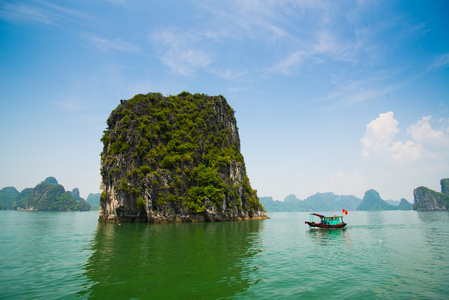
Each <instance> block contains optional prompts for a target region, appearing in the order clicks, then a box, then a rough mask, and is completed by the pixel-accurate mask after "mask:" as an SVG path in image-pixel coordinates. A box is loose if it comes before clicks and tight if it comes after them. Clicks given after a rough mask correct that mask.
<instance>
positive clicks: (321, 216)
mask: <svg viewBox="0 0 449 300" xmlns="http://www.w3.org/2000/svg"><path fill="white" fill-rule="evenodd" d="M311 215H314V216H317V217H320V218H343V216H337V215H335V216H329V217H326V216H323V215H319V214H316V213H311Z"/></svg>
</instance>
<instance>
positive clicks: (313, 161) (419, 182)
mask: <svg viewBox="0 0 449 300" xmlns="http://www.w3.org/2000/svg"><path fill="white" fill-rule="evenodd" d="M448 16H449V2H448V1H444V0H441V1H437V0H432V1H412V0H409V1H391V0H390V1H362V0H360V1H319V0H304V1H295V0H276V1H257V0H236V1H234V0H229V1H188V0H185V1H170V0H167V1H151V0H145V1H143V0H142V1H139V0H136V1H131V0H97V1H91V0H66V1H52V0H22V1H11V0H0V145H1V146H0V188H3V187H7V186H14V187H16V188H17V189H18V190H19V191H21V190H23V189H24V188H27V187H34V186H36V185H37V184H39V183H40V182H41V181H43V180H44V179H45V178H47V177H49V176H53V177H55V178H56V179H57V180H58V181H59V183H60V184H62V185H63V186H64V187H65V188H66V190H72V189H73V188H79V190H80V194H81V196H82V197H84V198H86V197H87V196H88V194H90V193H99V192H100V190H99V187H100V180H101V177H100V153H101V151H102V143H101V141H100V138H101V136H102V134H103V130H105V129H106V120H107V118H108V116H109V114H110V113H111V111H112V110H113V109H115V108H116V107H117V106H118V105H119V103H120V100H121V99H129V98H132V97H133V96H134V95H136V94H139V93H143V94H146V93H149V92H160V93H162V94H163V95H177V94H179V93H180V92H182V91H188V92H190V93H192V94H193V93H204V94H208V95H223V96H224V97H225V98H226V99H227V101H228V103H229V104H230V105H231V107H232V108H233V109H234V110H235V111H236V118H237V126H238V128H239V134H240V139H241V150H242V154H243V156H244V159H245V163H246V170H247V174H248V177H249V178H250V183H251V186H252V187H253V188H254V189H256V190H257V191H258V195H259V197H273V199H275V200H284V198H285V197H286V196H288V195H290V194H294V195H296V197H298V198H299V199H305V198H307V197H308V196H310V195H313V194H315V193H317V192H333V193H335V194H337V195H355V196H357V197H359V198H363V196H364V193H365V192H366V191H367V190H369V189H375V190H376V191H378V192H379V194H380V196H381V198H382V199H385V200H389V199H392V200H400V199H401V198H406V199H407V200H408V201H409V202H411V203H413V190H414V189H415V188H417V187H419V186H426V187H428V188H431V189H434V190H437V191H440V179H442V178H447V177H449V30H448V28H449V18H448Z"/></svg>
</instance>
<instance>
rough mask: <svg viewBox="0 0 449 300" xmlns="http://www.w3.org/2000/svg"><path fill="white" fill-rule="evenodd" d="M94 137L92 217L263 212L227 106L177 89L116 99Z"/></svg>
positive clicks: (216, 217) (241, 216)
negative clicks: (97, 160) (97, 191)
mask: <svg viewBox="0 0 449 300" xmlns="http://www.w3.org/2000/svg"><path fill="white" fill-rule="evenodd" d="M107 125H108V127H107V129H106V130H105V131H104V135H103V138H102V141H103V151H102V154H101V174H102V182H101V199H100V220H102V221H120V222H123V221H128V222H132V221H140V222H180V221H227V220H245V219H265V218H268V217H267V215H266V213H265V211H264V209H263V207H262V206H261V204H260V203H259V199H258V197H257V193H256V191H255V190H253V189H252V188H251V185H250V183H249V179H248V176H247V175H246V169H245V164H244V160H243V156H242V155H241V153H240V138H239V134H238V129H237V124H236V119H235V117H234V111H233V110H232V108H231V107H230V106H229V105H228V103H227V102H226V100H225V99H224V97H222V96H215V97H210V96H206V95H200V94H195V95H191V94H189V93H186V92H183V93H181V94H179V95H177V96H168V97H164V96H162V95H161V94H158V93H150V94H147V95H137V96H135V97H133V98H132V99H130V100H122V101H121V104H120V105H119V106H118V107H117V108H116V109H115V110H114V111H113V112H112V113H111V115H110V116H109V118H108V120H107Z"/></svg>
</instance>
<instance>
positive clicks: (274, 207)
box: [260, 190, 413, 212]
mask: <svg viewBox="0 0 449 300" xmlns="http://www.w3.org/2000/svg"><path fill="white" fill-rule="evenodd" d="M260 201H261V203H262V205H263V206H264V208H265V210H266V211H267V212H281V211H285V212H288V211H310V212H312V211H341V210H342V209H345V210H352V211H354V210H360V211H376V210H411V209H413V205H412V204H411V203H409V202H408V201H407V200H405V199H401V201H394V200H387V201H385V200H382V198H380V195H379V193H378V192H377V191H375V190H368V191H367V192H366V193H365V196H364V197H363V199H360V198H357V197H356V196H351V195H349V196H346V195H335V194H334V193H316V194H315V195H312V196H310V197H308V198H307V199H305V200H300V199H298V198H296V196H295V195H293V194H292V195H289V196H287V197H286V198H285V200H284V201H278V200H273V198H272V197H260Z"/></svg>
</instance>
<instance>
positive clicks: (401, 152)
mask: <svg viewBox="0 0 449 300" xmlns="http://www.w3.org/2000/svg"><path fill="white" fill-rule="evenodd" d="M430 120H431V117H430V116H426V117H423V118H422V119H421V120H419V121H418V122H416V123H415V124H412V125H411V126H410V127H409V128H408V129H407V134H408V135H409V136H411V140H406V141H398V140H395V138H396V135H397V133H399V132H400V130H399V128H398V124H399V123H398V121H397V120H396V119H395V118H394V114H393V112H391V111H389V112H387V113H384V114H379V117H378V118H376V119H374V120H373V121H371V122H370V123H368V124H367V125H366V133H365V135H364V137H363V138H362V139H361V142H362V146H363V149H362V153H361V155H362V157H365V158H367V157H370V156H376V158H377V159H381V160H384V161H388V160H390V159H391V160H392V161H393V162H394V163H399V164H405V163H413V162H417V161H422V160H428V162H429V163H430V162H431V161H432V162H435V161H436V160H437V161H439V160H440V159H441V158H442V157H443V156H444V155H443V153H446V152H448V150H449V149H448V148H449V134H447V133H446V132H445V130H444V129H443V130H435V129H433V128H432V126H431V124H430ZM435 146H436V147H435ZM441 163H444V162H443V161H441Z"/></svg>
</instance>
